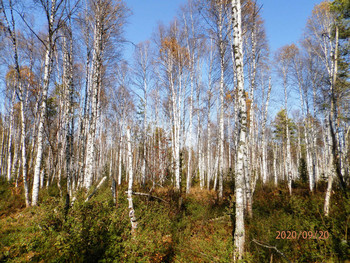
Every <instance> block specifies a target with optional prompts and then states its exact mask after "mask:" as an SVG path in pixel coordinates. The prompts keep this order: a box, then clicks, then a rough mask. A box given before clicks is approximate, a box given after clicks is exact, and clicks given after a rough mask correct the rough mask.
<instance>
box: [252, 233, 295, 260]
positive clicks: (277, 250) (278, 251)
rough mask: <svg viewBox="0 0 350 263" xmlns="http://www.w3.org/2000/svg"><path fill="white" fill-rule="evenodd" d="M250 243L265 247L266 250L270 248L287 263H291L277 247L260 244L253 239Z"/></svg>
mask: <svg viewBox="0 0 350 263" xmlns="http://www.w3.org/2000/svg"><path fill="white" fill-rule="evenodd" d="M252 241H253V242H254V243H255V244H257V245H259V246H262V247H266V248H272V249H274V250H276V252H277V253H279V254H280V255H281V256H282V257H283V258H284V259H285V260H286V261H287V262H288V263H292V261H290V260H289V259H288V258H287V257H286V256H285V255H284V254H283V253H282V252H281V251H280V250H279V249H278V248H277V247H274V246H270V245H265V244H262V243H261V242H260V241H257V240H255V239H253V240H252Z"/></svg>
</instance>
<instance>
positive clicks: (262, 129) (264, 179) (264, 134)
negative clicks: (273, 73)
mask: <svg viewBox="0 0 350 263" xmlns="http://www.w3.org/2000/svg"><path fill="white" fill-rule="evenodd" d="M270 94H271V78H270V79H269V88H268V90H267V99H266V102H265V109H264V111H263V112H264V117H263V122H262V128H261V133H262V134H261V137H262V139H261V140H262V142H261V145H262V167H263V169H262V171H263V176H262V177H263V184H266V181H267V156H266V150H267V149H266V130H265V129H266V121H267V111H268V107H269V101H270ZM274 159H275V158H274ZM274 161H275V160H274ZM274 170H275V169H274Z"/></svg>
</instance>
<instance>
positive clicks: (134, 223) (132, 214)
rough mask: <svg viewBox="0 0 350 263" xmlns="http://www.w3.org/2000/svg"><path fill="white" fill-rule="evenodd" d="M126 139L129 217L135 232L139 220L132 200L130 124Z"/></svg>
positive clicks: (132, 177) (132, 231) (132, 175)
mask: <svg viewBox="0 0 350 263" xmlns="http://www.w3.org/2000/svg"><path fill="white" fill-rule="evenodd" d="M126 139H127V143H128V175H129V182H128V203H129V218H130V223H131V233H132V234H134V233H135V230H136V228H137V221H136V217H135V210H134V204H133V200H132V185H133V180H134V174H133V169H132V151H131V138H130V127H129V126H128V127H127V129H126Z"/></svg>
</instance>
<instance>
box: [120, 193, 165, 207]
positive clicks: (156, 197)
mask: <svg viewBox="0 0 350 263" xmlns="http://www.w3.org/2000/svg"><path fill="white" fill-rule="evenodd" d="M125 193H128V192H127V191H125ZM132 194H133V195H141V196H147V197H152V198H155V199H158V200H160V201H163V202H164V203H167V204H168V203H169V202H168V201H166V200H164V199H162V198H160V197H158V196H154V195H151V194H147V193H140V192H132Z"/></svg>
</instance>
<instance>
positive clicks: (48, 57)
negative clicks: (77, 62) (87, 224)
mask: <svg viewBox="0 0 350 263" xmlns="http://www.w3.org/2000/svg"><path fill="white" fill-rule="evenodd" d="M54 2H55V0H53V3H54ZM50 20H51V21H53V16H51V18H50ZM49 41H50V40H49ZM48 45H50V46H48V47H47V49H46V54H45V68H44V85H43V90H42V102H41V107H40V113H39V115H40V116H39V125H38V132H37V133H38V138H37V145H38V146H37V153H36V159H35V166H34V176H33V177H34V179H33V191H32V205H33V206H35V205H37V203H38V197H39V187H40V169H41V162H42V156H43V136H44V122H45V114H46V100H47V93H48V89H49V81H50V74H51V57H52V47H51V45H52V44H51V43H49V44H48Z"/></svg>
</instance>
